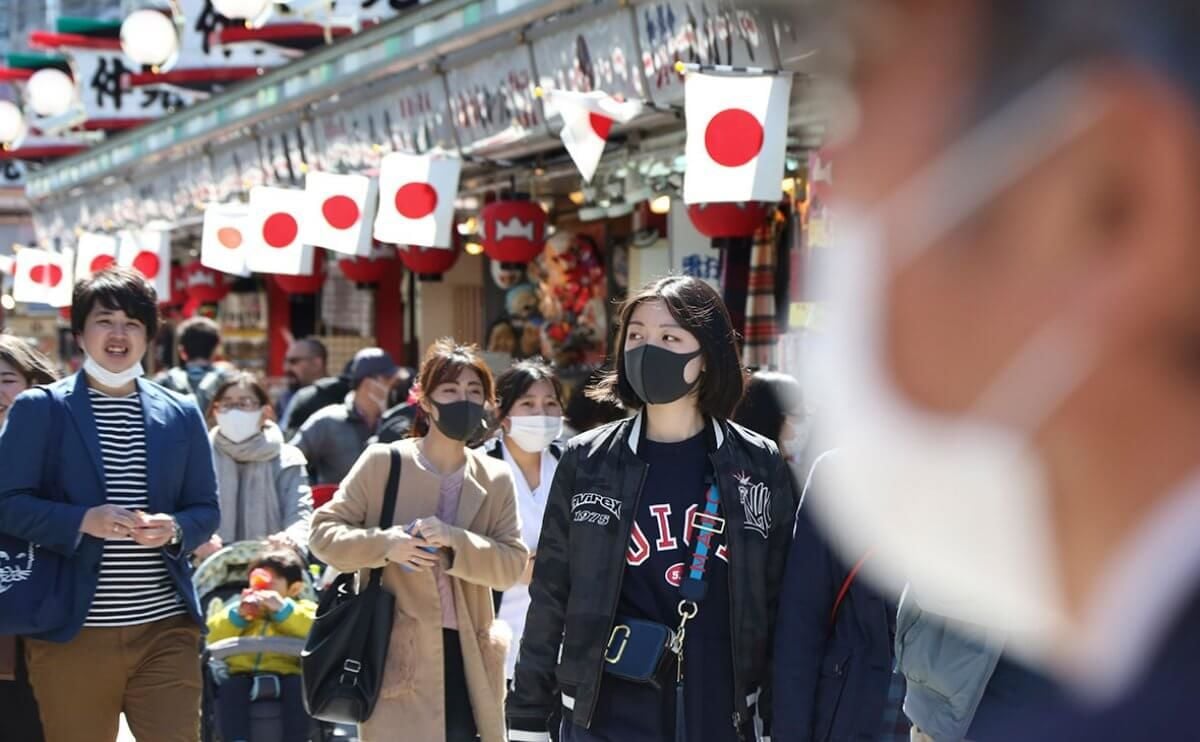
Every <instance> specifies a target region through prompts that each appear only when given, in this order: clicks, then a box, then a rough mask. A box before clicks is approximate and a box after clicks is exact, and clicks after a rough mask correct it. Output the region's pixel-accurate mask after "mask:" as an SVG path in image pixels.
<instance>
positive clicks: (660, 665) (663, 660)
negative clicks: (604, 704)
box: [604, 616, 681, 688]
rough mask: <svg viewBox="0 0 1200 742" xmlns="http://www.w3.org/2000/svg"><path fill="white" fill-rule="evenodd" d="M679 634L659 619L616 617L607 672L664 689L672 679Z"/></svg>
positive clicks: (605, 663) (605, 659)
mask: <svg viewBox="0 0 1200 742" xmlns="http://www.w3.org/2000/svg"><path fill="white" fill-rule="evenodd" d="M676 636H677V635H676V633H675V632H674V631H673V630H671V628H670V627H669V626H666V625H665V624H661V623H658V622H657V621H646V620H644V619H640V618H628V617H626V616H617V617H616V624H615V625H614V626H613V630H612V634H611V635H610V636H609V638H608V647H607V648H606V649H605V650H604V671H605V672H606V673H608V674H609V675H613V676H615V677H618V678H621V679H622V680H628V681H631V682H634V683H644V684H647V685H651V686H653V687H655V688H662V687H663V686H664V685H667V684H669V683H670V682H671V679H672V678H673V675H672V671H673V670H674V669H675V665H676V663H677V662H678V661H679V651H680V649H681V647H680V646H679V645H678V644H676Z"/></svg>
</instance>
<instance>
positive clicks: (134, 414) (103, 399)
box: [84, 389, 186, 626]
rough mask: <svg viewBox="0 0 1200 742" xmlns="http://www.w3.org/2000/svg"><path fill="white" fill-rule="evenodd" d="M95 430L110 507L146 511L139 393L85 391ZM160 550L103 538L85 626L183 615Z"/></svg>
mask: <svg viewBox="0 0 1200 742" xmlns="http://www.w3.org/2000/svg"><path fill="white" fill-rule="evenodd" d="M88 395H89V396H90V398H91V403H92V414H93V415H94V416H95V418H96V433H97V435H98V436H99V438H100V452H101V454H102V455H103V458H104V485H105V494H106V499H107V502H108V504H109V505H117V506H119V507H123V508H125V509H126V510H133V511H135V512H138V511H141V512H147V511H148V510H149V508H150V496H149V487H148V485H147V479H146V431H145V428H146V426H145V424H144V421H143V419H142V404H141V400H140V399H139V398H138V395H137V393H136V392H135V393H134V394H130V395H129V396H127V397H109V396H107V395H104V394H101V393H100V392H98V391H96V390H95V389H89V390H88ZM185 612H186V610H185V608H184V605H183V601H182V599H181V598H180V597H179V592H178V591H177V590H176V589H175V583H174V582H173V581H172V580H171V576H170V574H168V572H167V564H166V562H165V561H164V557H163V553H162V549H161V548H151V547H148V546H140V545H138V544H137V543H135V542H134V541H133V539H131V538H128V537H123V538H110V539H107V540H106V541H105V542H104V556H103V558H102V559H101V562H100V578H99V581H98V583H97V586H96V597H95V598H93V599H92V607H91V609H90V610H89V611H88V615H87V620H86V621H84V626H136V625H138V624H145V623H151V622H152V621H159V620H161V619H164V618H169V617H171V616H177V615H180V614H182V613H185Z"/></svg>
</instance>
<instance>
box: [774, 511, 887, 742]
mask: <svg viewBox="0 0 1200 742" xmlns="http://www.w3.org/2000/svg"><path fill="white" fill-rule="evenodd" d="M808 496H810V493H807V492H806V493H805V498H806V500H807V497H808ZM851 569H852V566H851V565H847V564H844V563H843V562H842V561H841V560H840V559H838V558H837V557H836V556H835V555H834V554H833V553H832V552H831V551H830V548H829V546H828V544H827V542H826V540H825V538H824V536H823V534H821V533H819V532H818V531H817V529H816V528H815V527H814V526H813V524H812V522H811V521H810V519H809V517H808V516H807V513H806V512H805V509H804V507H803V506H802V507H801V510H800V514H799V515H798V516H797V518H796V534H795V538H794V540H793V541H792V547H791V552H790V554H789V556H788V565H787V572H786V574H785V577H784V583H783V593H782V595H781V596H780V599H779V618H778V621H777V623H776V627H777V628H776V630H775V658H774V661H775V667H774V675H775V721H774V724H773V725H772V729H771V732H772V737H773V738H774V739H777V740H781V741H783V742H849V741H850V740H872V741H873V740H877V739H879V737H880V732H881V730H882V724H883V713H884V707H885V705H886V703H887V698H888V685H889V683H890V680H891V671H892V640H891V631H890V629H889V625H888V624H889V618H888V613H889V610H891V611H894V609H895V603H894V602H892V603H891V604H890V605H889V602H888V601H887V600H885V598H884V597H883V596H882V595H880V594H879V593H878V592H876V591H875V590H874V589H873V587H872V586H871V585H869V584H867V582H866V581H865V580H864V579H863V578H862V577H861V575H860V576H857V577H856V578H855V579H854V580H853V581H852V582H851V583H850V587H849V590H847V592H846V595H845V597H844V598H843V600H842V603H841V605H840V607H839V608H838V611H837V616H836V619H835V622H834V624H833V625H832V626H831V625H830V616H831V615H832V613H833V609H834V604H835V601H836V599H837V595H838V593H839V592H840V591H841V589H842V586H843V585H844V584H845V582H846V577H847V575H848V574H849V573H850V570H851ZM892 615H895V614H894V613H893V614H892Z"/></svg>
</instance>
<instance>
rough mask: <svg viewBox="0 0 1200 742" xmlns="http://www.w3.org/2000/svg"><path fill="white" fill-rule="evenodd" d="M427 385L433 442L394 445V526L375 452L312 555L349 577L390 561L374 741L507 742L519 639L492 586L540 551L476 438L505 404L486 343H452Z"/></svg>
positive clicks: (439, 351)
mask: <svg viewBox="0 0 1200 742" xmlns="http://www.w3.org/2000/svg"><path fill="white" fill-rule="evenodd" d="M419 381H420V389H421V391H420V406H421V410H422V413H423V414H422V415H421V418H420V419H419V420H418V424H417V427H416V428H415V432H416V434H417V435H419V436H420V437H418V438H410V439H407V440H404V441H401V442H399V443H395V444H393V445H395V446H397V447H398V449H399V451H400V454H401V459H402V462H403V463H402V466H401V473H400V487H399V492H398V495H397V498H396V511H395V514H394V516H393V518H392V523H394V524H395V525H394V526H393V527H391V528H388V529H380V528H379V527H378V523H379V522H380V510H381V509H382V506H383V496H384V492H383V490H384V487H385V486H386V483H387V479H388V470H389V466H390V464H389V462H390V458H391V456H390V450H391V449H390V447H389V446H385V445H375V446H371V447H370V448H368V449H367V451H366V452H365V453H364V454H363V455H362V457H361V458H359V460H358V462H357V463H356V464H355V465H354V468H353V469H352V470H351V471H350V474H348V475H347V476H346V479H345V480H344V481H343V482H342V485H341V488H340V489H339V490H338V493H337V494H336V495H335V496H334V498H333V500H331V501H330V502H329V503H328V504H326V505H325V506H324V507H322V508H320V509H319V510H317V512H316V513H315V514H314V515H313V519H312V535H311V546H312V552H313V554H315V555H316V556H317V557H319V558H320V559H322V560H324V561H325V562H327V563H328V564H329V565H330V566H332V567H334V568H335V569H338V570H341V571H344V572H346V571H352V570H367V569H371V568H374V567H383V568H384V572H383V586H384V588H385V589H386V590H388V591H389V592H391V593H392V594H393V595H395V596H396V616H395V622H394V624H393V627H392V637H391V642H390V644H389V647H388V656H387V662H386V663H385V667H384V673H383V688H382V692H381V694H380V698H379V703H378V705H377V706H376V707H375V711H374V713H373V715H372V716H371V718H370V719H369V720H368V721H367V722H366V723H364V724H362V725H361V729H360V731H359V734H360V736H361V737H362V739H363V740H364V742H374V741H376V740H380V741H382V740H388V741H389V742H391V741H392V740H420V741H421V742H437V741H438V740H445V742H470V741H471V740H475V739H477V738H478V739H480V740H482V742H503V740H504V693H505V673H504V658H505V655H506V653H507V651H508V643H509V636H508V634H509V632H508V631H507V629H506V628H505V627H504V625H503V624H502V623H499V622H497V621H496V619H495V614H494V610H493V604H492V594H491V591H492V590H505V589H507V588H509V587H511V586H512V585H513V584H514V583H515V582H516V581H517V579H518V578H519V577H520V576H521V571H522V569H524V567H525V563H526V561H527V558H528V551H527V550H526V548H525V545H524V544H522V543H521V528H520V523H519V519H518V516H517V501H516V491H515V489H514V486H513V480H512V474H511V473H510V471H509V469H508V467H507V466H506V465H505V464H504V462H502V461H499V460H496V459H492V458H489V457H488V456H486V455H485V454H483V453H480V452H477V451H472V450H469V449H467V448H466V444H465V441H467V440H469V439H470V438H471V436H472V435H473V434H474V433H475V432H476V431H477V430H478V428H479V426H480V424H481V423H482V420H483V411H484V404H485V403H487V402H491V401H492V398H493V383H492V376H491V373H490V372H489V371H488V368H487V366H486V365H485V364H484V362H483V360H482V359H481V358H480V357H479V355H478V353H476V352H475V350H474V348H469V347H464V346H456V345H454V343H453V342H452V341H450V340H439V341H438V342H437V343H436V344H434V346H433V347H431V348H430V349H429V352H428V353H427V354H426V355H425V359H424V361H423V363H422V364H421V372H420V376H419ZM429 421H432V423H433V424H432V425H429ZM360 579H365V577H363V576H361V575H360Z"/></svg>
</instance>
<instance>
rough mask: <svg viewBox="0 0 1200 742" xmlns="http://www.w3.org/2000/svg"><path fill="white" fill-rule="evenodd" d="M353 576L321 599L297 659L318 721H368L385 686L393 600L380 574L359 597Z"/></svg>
mask: <svg viewBox="0 0 1200 742" xmlns="http://www.w3.org/2000/svg"><path fill="white" fill-rule="evenodd" d="M391 453H392V460H391V467H390V469H389V471H388V480H387V489H386V490H385V492H384V495H383V510H382V511H381V512H380V517H379V527H380V528H385V529H386V528H390V527H391V525H392V514H393V513H394V512H395V510H396V490H397V488H398V487H399V485H400V465H401V458H400V453H399V451H397V450H396V449H395V448H392V451H391ZM354 577H355V576H354V574H353V573H347V574H343V575H339V576H338V578H337V579H336V580H334V582H333V584H332V585H330V586H329V587H328V588H327V589H326V590H325V593H324V594H323V595H322V596H321V602H320V604H319V605H318V606H317V617H316V620H315V621H313V626H312V631H311V632H309V635H308V642H307V643H306V644H305V646H304V652H303V653H301V655H300V669H301V673H302V675H301V677H302V680H303V686H304V707H305V708H306V709H307V710H308V714H309V716H312V717H313V718H315V719H320V720H321V721H332V722H338V723H342V724H357V723H361V722H364V721H366V720H367V719H369V718H371V712H372V711H374V710H375V703H376V701H378V700H379V689H380V686H381V685H382V681H383V665H384V661H385V660H386V659H387V648H388V641H389V639H390V637H391V633H392V619H393V618H394V616H395V604H396V598H395V596H393V595H392V594H391V593H389V592H387V591H386V590H384V589H383V587H382V581H383V569H382V568H377V569H373V570H371V579H370V580H369V581H368V582H367V584H366V585H365V586H364V587H363V589H362V590H361V591H359V592H358V593H357V594H356V593H355V592H354Z"/></svg>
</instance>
